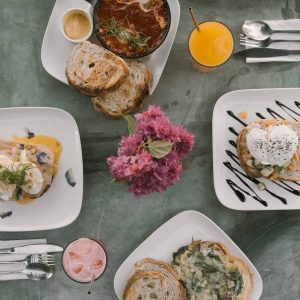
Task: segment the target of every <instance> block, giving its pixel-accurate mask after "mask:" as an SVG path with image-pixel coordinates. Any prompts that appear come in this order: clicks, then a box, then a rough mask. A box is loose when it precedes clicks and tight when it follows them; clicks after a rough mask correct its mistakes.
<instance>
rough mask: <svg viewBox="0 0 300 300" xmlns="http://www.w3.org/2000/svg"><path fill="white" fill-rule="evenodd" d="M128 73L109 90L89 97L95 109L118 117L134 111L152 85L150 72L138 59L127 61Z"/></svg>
mask: <svg viewBox="0 0 300 300" xmlns="http://www.w3.org/2000/svg"><path fill="white" fill-rule="evenodd" d="M128 67H129V71H130V74H129V76H128V77H127V78H125V79H124V80H123V81H122V82H121V84H120V85H119V86H118V87H117V88H115V89H111V90H107V91H102V92H100V93H99V94H98V96H97V97H93V98H92V99H91V101H92V105H93V107H94V109H95V110H96V111H100V112H103V113H104V114H106V115H108V116H110V117H113V118H120V117H122V116H124V115H128V114H131V113H134V112H136V111H137V110H138V109H139V108H140V107H141V105H142V103H143V101H144V98H145V97H146V96H147V95H149V92H150V88H151V86H152V74H151V71H150V70H149V69H148V67H147V66H146V65H145V64H144V63H142V62H139V61H133V60H132V61H128Z"/></svg>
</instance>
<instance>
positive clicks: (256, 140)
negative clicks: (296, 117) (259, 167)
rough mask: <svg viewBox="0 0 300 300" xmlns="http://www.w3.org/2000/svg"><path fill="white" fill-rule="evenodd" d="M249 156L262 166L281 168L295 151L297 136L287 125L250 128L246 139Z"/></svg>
mask: <svg viewBox="0 0 300 300" xmlns="http://www.w3.org/2000/svg"><path fill="white" fill-rule="evenodd" d="M246 142H247V147H248V150H249V152H250V154H251V155H252V156H253V157H254V158H255V159H257V160H258V161H259V162H260V163H262V164H264V165H273V166H274V165H277V166H283V165H284V164H286V163H289V162H290V161H291V159H292V157H293V155H294V154H295V153H296V151H297V146H298V134H297V133H296V132H295V131H294V130H292V129H291V128H290V127H288V126H287V125H276V126H270V127H269V128H268V129H267V130H264V129H261V128H252V129H251V130H250V131H249V133H248V135H247V137H246Z"/></svg>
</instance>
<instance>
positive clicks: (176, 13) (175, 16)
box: [41, 0, 180, 94]
mask: <svg viewBox="0 0 300 300" xmlns="http://www.w3.org/2000/svg"><path fill="white" fill-rule="evenodd" d="M168 3H169V6H170V11H171V25H170V30H169V33H168V35H167V37H166V39H165V40H164V42H163V44H162V45H161V46H160V47H159V48H158V49H157V50H156V51H154V52H153V53H152V54H150V55H148V56H146V57H145V58H142V59H140V60H142V61H144V62H145V63H146V64H147V66H148V67H149V68H150V69H151V71H152V74H153V85H152V88H151V91H150V94H152V93H153V91H154V90H155V88H156V86H157V84H158V82H159V79H160V77H161V74H162V72H163V70H164V68H165V65H166V62H167V59H168V57H169V54H170V51H171V48H172V45H173V42H174V39H175V35H176V32H177V28H178V24H179V19H180V5H179V2H178V0H168ZM74 7H77V8H82V9H85V10H88V11H90V12H91V14H92V12H93V8H92V6H91V5H90V4H89V3H88V2H86V1H84V0H56V2H55V5H54V8H53V11H52V14H51V16H50V20H49V23H48V26H47V29H46V32H45V35H44V39H43V44H42V51H41V59H42V64H43V66H44V68H45V70H46V71H47V72H48V73H49V74H50V75H51V76H53V77H54V78H56V79H58V80H60V81H62V82H64V83H66V84H68V81H67V78H66V75H65V68H66V63H67V58H68V54H69V53H70V51H71V50H72V49H73V48H74V46H75V44H74V43H71V42H70V41H68V40H67V39H66V38H65V37H64V36H63V35H62V33H61V30H60V27H59V26H60V21H61V17H62V15H63V14H64V12H65V11H66V10H68V9H70V8H74ZM93 41H95V43H97V44H99V42H98V40H97V38H95V37H94V38H93Z"/></svg>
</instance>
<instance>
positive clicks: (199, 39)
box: [189, 21, 234, 67]
mask: <svg viewBox="0 0 300 300" xmlns="http://www.w3.org/2000/svg"><path fill="white" fill-rule="evenodd" d="M199 26H200V31H198V30H197V29H194V30H193V31H192V33H191V35H190V39H189V49H190V53H191V55H192V57H193V58H194V59H195V60H196V61H197V62H198V63H199V64H201V65H203V66H207V67H216V66H219V65H221V64H223V63H224V62H226V60H227V59H228V58H229V57H230V55H231V53H232V51H233V45H234V42H233V37H232V34H231V32H230V30H229V29H228V28H227V27H226V26H225V25H224V24H222V23H219V22H216V21H207V22H203V23H201V24H200V25H199Z"/></svg>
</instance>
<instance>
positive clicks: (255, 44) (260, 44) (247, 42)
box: [240, 34, 300, 48]
mask: <svg viewBox="0 0 300 300" xmlns="http://www.w3.org/2000/svg"><path fill="white" fill-rule="evenodd" d="M278 42H296V43H297V42H300V40H272V39H271V38H268V39H266V40H264V41H256V40H252V39H250V38H248V37H247V36H245V35H244V34H240V45H243V46H246V47H248V48H265V47H268V46H269V45H271V44H272V43H278Z"/></svg>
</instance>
